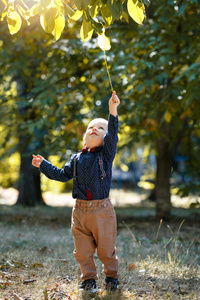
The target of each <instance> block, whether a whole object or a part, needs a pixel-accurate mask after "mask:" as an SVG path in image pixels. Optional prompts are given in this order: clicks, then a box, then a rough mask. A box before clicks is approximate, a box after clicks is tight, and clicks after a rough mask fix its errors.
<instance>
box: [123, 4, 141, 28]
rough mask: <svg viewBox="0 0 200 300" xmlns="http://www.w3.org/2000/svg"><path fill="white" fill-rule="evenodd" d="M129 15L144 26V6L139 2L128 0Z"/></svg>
mask: <svg viewBox="0 0 200 300" xmlns="http://www.w3.org/2000/svg"><path fill="white" fill-rule="evenodd" d="M127 8H128V13H129V15H130V16H131V18H132V19H133V20H134V21H135V22H136V23H138V24H141V25H142V22H143V20H144V11H145V8H144V5H143V4H142V3H141V2H139V1H138V0H128V3H127Z"/></svg>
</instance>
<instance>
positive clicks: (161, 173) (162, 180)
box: [155, 139, 172, 219]
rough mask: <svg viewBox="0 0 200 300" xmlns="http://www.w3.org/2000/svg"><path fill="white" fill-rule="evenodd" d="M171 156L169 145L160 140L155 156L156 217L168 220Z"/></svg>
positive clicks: (169, 213) (169, 211)
mask: <svg viewBox="0 0 200 300" xmlns="http://www.w3.org/2000/svg"><path fill="white" fill-rule="evenodd" d="M171 163H172V160H171V155H170V148H169V143H168V142H166V141H165V142H164V141H163V139H161V140H160V142H159V145H158V155H157V172H156V182H155V196H156V216H157V217H158V218H159V219H169V218H170V215H171V196H170V171H171Z"/></svg>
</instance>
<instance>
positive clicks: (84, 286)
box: [79, 279, 97, 293]
mask: <svg viewBox="0 0 200 300" xmlns="http://www.w3.org/2000/svg"><path fill="white" fill-rule="evenodd" d="M79 291H87V292H89V293H96V292H97V286H96V281H95V280H94V279H87V280H84V281H83V282H82V283H81V285H80V288H79Z"/></svg>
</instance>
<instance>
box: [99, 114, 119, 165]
mask: <svg viewBox="0 0 200 300" xmlns="http://www.w3.org/2000/svg"><path fill="white" fill-rule="evenodd" d="M118 126H119V121H118V116H116V117H114V116H113V115H111V114H110V115H109V118H108V130H107V132H106V135H105V137H104V146H103V151H104V154H105V155H106V156H107V158H108V159H109V160H110V161H113V159H114V157H115V154H116V148H117V142H118V136H117V133H118Z"/></svg>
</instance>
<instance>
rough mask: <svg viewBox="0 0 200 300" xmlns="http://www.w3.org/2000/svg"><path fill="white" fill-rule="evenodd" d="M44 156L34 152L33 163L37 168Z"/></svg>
mask: <svg viewBox="0 0 200 300" xmlns="http://www.w3.org/2000/svg"><path fill="white" fill-rule="evenodd" d="M43 159H44V158H43V157H42V156H41V155H34V154H33V159H32V165H33V166H34V167H36V168H39V167H40V165H41V163H42V161H43Z"/></svg>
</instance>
